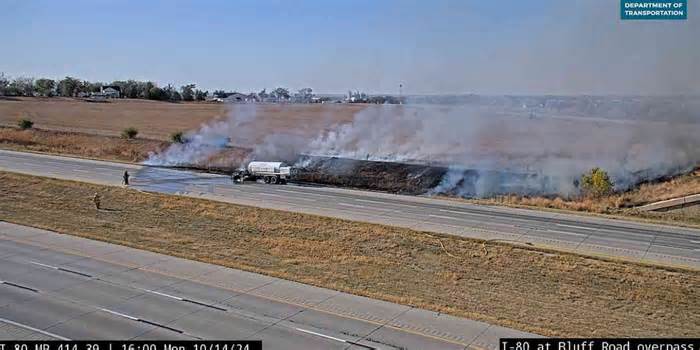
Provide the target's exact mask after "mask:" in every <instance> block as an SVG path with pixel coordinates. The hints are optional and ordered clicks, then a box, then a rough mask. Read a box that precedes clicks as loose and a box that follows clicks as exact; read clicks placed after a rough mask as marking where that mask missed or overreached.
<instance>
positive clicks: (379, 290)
mask: <svg viewBox="0 0 700 350" xmlns="http://www.w3.org/2000/svg"><path fill="white" fill-rule="evenodd" d="M95 193H99V194H100V195H101V197H102V205H103V207H104V208H106V209H107V210H97V209H95V207H94V204H93V202H92V197H93V195H94V194H95ZM0 198H2V200H1V201H0V219H1V220H6V221H9V222H14V223H18V224H25V225H30V226H35V227H40V228H45V229H49V230H54V231H58V232H63V233H68V234H73V235H77V236H81V237H87V238H92V239H98V240H103V241H108V242H112V243H117V244H123V245H127V246H131V247H136V248H141V249H147V250H152V251H155V252H159V253H165V254H170V255H174V256H179V257H183V258H188V259H194V260H200V261H205V262H210V263H214V264H219V265H224V266H229V267H233V268H238V269H243V270H248V271H254V272H259V273H263V274H267V275H271V276H276V277H281V278H285V279H290V280H295V281H299V282H303V283H308V284H313V285H317V286H321V287H326V288H332V289H336V290H341V291H345V292H349V293H353V294H359V295H364V296H368V297H373V298H378V299H383V300H387V301H391V302H397V303H401V304H407V305H413V306H416V307H420V308H425V309H430V310H435V311H440V312H444V313H449V314H453V315H456V316H462V317H467V318H471V319H477V320H482V321H486V322H489V323H493V324H498V325H502V326H506V327H513V328H517V329H521V330H525V331H531V332H535V333H539V334H543V335H548V336H637V337H639V336H647V337H657V336H695V335H697V334H698V333H699V332H700V322H698V315H700V289H699V288H698V286H699V285H700V272H697V271H686V270H679V269H671V268H661V267H652V266H645V265H639V264H633V263H624V262H617V261H609V260H599V259H594V258H588V257H582V256H578V255H575V254H566V253H555V252H551V251H544V250H536V249H529V248H528V249H526V248H520V247H514V246H510V245H507V244H500V243H484V242H482V241H479V240H472V239H465V238H459V237H453V236H448V235H440V234H434V233H425V232H418V231H413V230H409V229H402V228H395V227H389V226H383V225H375V224H367V223H360V222H353V221H346V220H340V219H333V218H326V217H320V216H314V215H306V214H296V213H290V212H283V211H276V210H269V209H259V208H254V207H247V206H241V205H232V204H225V203H218V202H213V201H207V200H198V199H192V198H185V197H177V196H169V195H160V194H147V193H142V192H138V191H134V190H129V189H124V188H118V187H106V186H98V185H91V184H85V183H79V182H72V181H62V180H55V179H49V178H43V177H33V176H26V175H19V174H14V173H7V172H0Z"/></svg>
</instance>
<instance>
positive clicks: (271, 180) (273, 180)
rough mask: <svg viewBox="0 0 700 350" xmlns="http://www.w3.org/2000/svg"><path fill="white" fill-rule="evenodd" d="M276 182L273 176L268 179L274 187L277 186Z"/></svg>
mask: <svg viewBox="0 0 700 350" xmlns="http://www.w3.org/2000/svg"><path fill="white" fill-rule="evenodd" d="M277 180H278V179H277V176H273V177H272V178H270V183H271V184H273V185H275V184H277Z"/></svg>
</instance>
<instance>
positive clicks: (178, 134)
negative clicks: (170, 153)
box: [170, 131, 185, 143]
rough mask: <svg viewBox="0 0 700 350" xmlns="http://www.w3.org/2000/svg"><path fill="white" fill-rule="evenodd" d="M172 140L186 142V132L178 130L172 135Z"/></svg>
mask: <svg viewBox="0 0 700 350" xmlns="http://www.w3.org/2000/svg"><path fill="white" fill-rule="evenodd" d="M170 141H172V142H173V143H185V133H183V132H182V131H178V132H176V133H173V134H172V135H170Z"/></svg>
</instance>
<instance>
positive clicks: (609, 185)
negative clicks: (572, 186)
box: [580, 167, 614, 197]
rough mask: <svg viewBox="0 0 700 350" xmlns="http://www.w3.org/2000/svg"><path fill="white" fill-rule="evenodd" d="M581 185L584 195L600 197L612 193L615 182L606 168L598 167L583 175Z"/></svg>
mask: <svg viewBox="0 0 700 350" xmlns="http://www.w3.org/2000/svg"><path fill="white" fill-rule="evenodd" d="M580 187H581V192H582V193H583V194H584V195H586V196H592V197H600V196H604V195H607V194H610V193H612V191H613V187H614V184H613V182H612V180H610V176H608V173H607V172H606V171H605V170H603V169H601V168H597V167H596V168H593V169H591V170H590V171H588V172H587V173H585V174H583V175H581V181H580Z"/></svg>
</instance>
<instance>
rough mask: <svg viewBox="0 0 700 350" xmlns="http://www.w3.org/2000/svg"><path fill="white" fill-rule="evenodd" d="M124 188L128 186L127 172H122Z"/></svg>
mask: <svg viewBox="0 0 700 350" xmlns="http://www.w3.org/2000/svg"><path fill="white" fill-rule="evenodd" d="M123 177H124V181H123V182H124V186H129V172H128V171H126V170H124V176H123Z"/></svg>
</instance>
